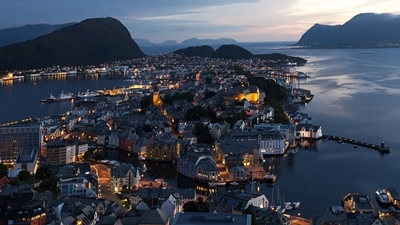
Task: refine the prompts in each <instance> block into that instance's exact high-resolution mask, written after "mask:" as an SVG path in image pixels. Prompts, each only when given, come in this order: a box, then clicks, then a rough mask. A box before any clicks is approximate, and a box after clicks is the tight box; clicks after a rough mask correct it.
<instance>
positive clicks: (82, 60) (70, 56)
mask: <svg viewBox="0 0 400 225" xmlns="http://www.w3.org/2000/svg"><path fill="white" fill-rule="evenodd" d="M144 55H145V54H144V53H143V52H142V51H141V50H140V48H139V46H138V45H137V44H136V43H135V41H134V40H133V39H132V38H131V35H130V33H129V31H128V30H127V29H126V27H125V26H124V25H122V23H121V22H120V21H118V20H116V19H114V18H110V17H107V18H95V19H87V20H84V21H82V22H80V23H78V24H75V25H71V26H67V27H64V28H61V29H59V30H56V31H54V32H52V33H50V34H47V35H44V36H41V37H38V38H36V39H34V40H31V41H26V42H23V43H18V44H12V45H9V46H6V47H2V48H0V70H14V69H36V68H43V67H48V66H55V65H60V66H64V65H66V66H79V65H91V64H100V63H105V62H110V61H116V60H124V59H132V58H137V57H142V56H144Z"/></svg>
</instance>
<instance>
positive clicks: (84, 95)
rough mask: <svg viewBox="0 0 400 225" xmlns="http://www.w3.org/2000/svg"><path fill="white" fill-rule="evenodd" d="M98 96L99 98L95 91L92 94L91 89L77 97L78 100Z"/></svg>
mask: <svg viewBox="0 0 400 225" xmlns="http://www.w3.org/2000/svg"><path fill="white" fill-rule="evenodd" d="M96 96H97V94H96V92H93V91H92V92H90V91H89V89H87V90H86V93H80V94H78V95H77V96H76V97H77V98H93V97H96Z"/></svg>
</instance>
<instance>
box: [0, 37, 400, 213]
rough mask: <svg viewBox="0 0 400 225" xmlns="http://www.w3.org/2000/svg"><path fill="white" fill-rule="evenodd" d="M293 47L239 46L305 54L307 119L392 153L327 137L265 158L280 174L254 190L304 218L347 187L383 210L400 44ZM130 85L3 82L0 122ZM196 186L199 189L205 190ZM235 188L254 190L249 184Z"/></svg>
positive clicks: (175, 181) (391, 171)
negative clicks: (380, 194)
mask: <svg viewBox="0 0 400 225" xmlns="http://www.w3.org/2000/svg"><path fill="white" fill-rule="evenodd" d="M291 44H294V42H259V43H240V44H239V45H241V46H242V47H244V48H246V49H248V50H249V51H251V52H253V53H256V54H262V53H275V52H278V53H283V54H287V55H291V56H298V57H303V58H305V59H307V60H308V63H307V64H306V65H305V66H299V67H298V68H297V70H298V71H302V72H305V73H307V74H308V75H309V76H310V77H309V78H307V79H300V80H297V81H295V83H296V85H298V86H300V87H301V88H305V89H309V90H310V91H311V92H312V94H314V99H313V100H312V101H311V102H309V103H308V104H306V105H302V106H301V107H300V109H301V111H302V112H304V113H307V114H308V115H309V117H311V118H312V124H314V125H320V126H321V127H322V130H323V133H324V134H328V135H340V136H344V137H347V138H352V139H356V140H360V141H365V142H370V143H374V144H380V143H381V142H382V141H383V142H384V143H385V145H386V146H389V147H390V148H391V152H390V154H380V153H379V152H377V151H376V150H371V149H367V148H363V147H358V148H354V147H353V145H350V144H340V143H337V142H335V141H329V140H320V141H317V142H302V143H300V150H299V152H298V153H297V154H295V155H290V156H286V157H273V158H267V160H266V162H265V163H264V168H265V169H266V170H267V171H270V172H272V173H274V174H276V175H277V177H278V178H277V180H276V182H275V184H274V185H272V186H271V185H267V184H265V183H256V184H254V185H255V188H254V189H255V190H256V191H257V192H259V193H263V194H265V195H266V196H267V197H268V198H269V199H270V201H273V202H274V203H276V202H277V201H279V200H280V201H283V199H285V201H296V202H301V205H300V208H298V209H296V210H294V211H292V212H289V213H290V214H292V215H297V216H301V217H305V218H310V217H312V215H313V214H314V213H316V212H318V211H321V210H322V211H324V210H326V209H327V208H329V207H330V206H337V205H341V199H342V197H343V196H344V195H346V194H347V193H350V192H352V193H353V192H358V193H362V194H365V195H368V196H370V197H371V199H372V200H373V201H374V203H375V204H376V206H377V207H380V206H379V205H378V204H377V203H376V200H375V197H374V192H375V191H376V190H377V189H382V188H397V189H398V190H399V191H400V179H398V178H399V175H400V174H399V173H400V138H399V132H398V131H399V129H400V104H399V103H400V61H399V59H400V49H398V48H381V49H300V48H291V47H290V45H291ZM213 47H214V46H213ZM171 49H172V51H173V50H176V49H173V48H172V47H170V48H168V47H165V46H164V47H161V48H159V49H151V50H148V49H146V48H143V51H144V52H145V53H146V54H164V53H168V52H171ZM129 85H130V82H129V81H124V80H118V79H110V78H109V76H108V75H106V74H105V75H87V76H77V77H58V78H53V79H33V80H28V79H27V80H24V81H19V82H16V81H14V82H12V83H3V84H0V96H2V100H3V102H2V106H1V107H0V124H3V123H7V122H11V121H16V120H21V119H25V118H40V117H44V116H50V115H59V114H61V113H64V112H66V111H68V110H71V109H72V108H73V106H74V103H73V102H58V103H52V104H43V103H41V102H40V100H41V99H42V98H45V97H47V96H49V95H50V93H52V94H53V95H57V94H59V93H61V91H64V93H66V92H73V93H77V92H84V91H86V90H87V89H89V90H95V89H96V90H98V89H104V88H106V89H111V88H114V87H122V86H129ZM146 166H147V168H149V172H151V173H150V175H152V176H154V177H155V178H165V180H168V181H169V183H170V184H172V185H175V186H178V187H179V188H184V187H189V188H196V187H195V184H194V183H193V182H191V181H190V180H187V179H186V178H183V177H180V176H178V175H177V174H176V169H175V168H174V167H173V166H169V165H165V164H160V163H158V164H157V163H150V162H146ZM200 186H201V185H199V187H198V188H197V189H198V190H199V191H204V192H208V191H209V190H208V189H207V187H200ZM226 188H229V187H226ZM238 188H239V189H244V190H247V191H251V189H252V187H251V185H250V184H249V185H245V186H240V187H238ZM278 193H279V194H278Z"/></svg>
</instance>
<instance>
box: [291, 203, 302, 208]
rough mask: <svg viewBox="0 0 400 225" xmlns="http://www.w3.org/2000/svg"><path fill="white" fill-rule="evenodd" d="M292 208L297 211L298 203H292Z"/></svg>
mask: <svg viewBox="0 0 400 225" xmlns="http://www.w3.org/2000/svg"><path fill="white" fill-rule="evenodd" d="M292 205H293V208H295V209H297V208H299V207H300V202H292Z"/></svg>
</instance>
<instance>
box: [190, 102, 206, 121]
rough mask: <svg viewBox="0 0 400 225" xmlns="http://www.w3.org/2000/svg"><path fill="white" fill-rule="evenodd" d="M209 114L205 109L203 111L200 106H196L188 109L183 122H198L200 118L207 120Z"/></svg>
mask: <svg viewBox="0 0 400 225" xmlns="http://www.w3.org/2000/svg"><path fill="white" fill-rule="evenodd" d="M208 116H209V113H208V111H207V110H206V109H204V108H203V107H202V106H200V105H196V106H194V107H192V108H190V109H189V110H188V111H187V112H186V115H185V120H187V121H192V120H200V117H206V118H208Z"/></svg>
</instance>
